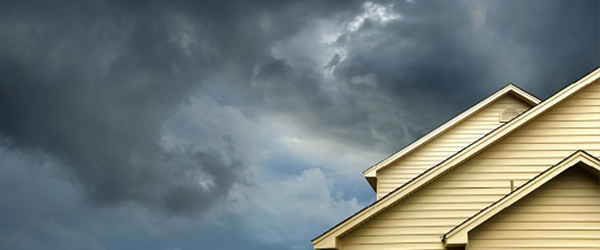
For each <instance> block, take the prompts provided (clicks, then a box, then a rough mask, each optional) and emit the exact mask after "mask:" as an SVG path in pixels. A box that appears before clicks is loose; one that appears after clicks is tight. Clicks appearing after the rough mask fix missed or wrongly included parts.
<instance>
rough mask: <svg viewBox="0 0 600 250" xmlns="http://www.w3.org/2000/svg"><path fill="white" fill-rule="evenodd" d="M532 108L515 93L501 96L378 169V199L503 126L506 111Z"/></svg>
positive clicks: (520, 110) (521, 110)
mask: <svg viewBox="0 0 600 250" xmlns="http://www.w3.org/2000/svg"><path fill="white" fill-rule="evenodd" d="M531 106H532V105H531V104H530V103H528V102H525V101H523V100H522V99H521V98H518V97H516V96H514V95H512V94H508V95H504V96H502V97H499V98H498V99H497V100H495V101H494V102H492V103H490V104H489V105H487V106H486V107H483V108H482V109H481V110H479V111H477V112H475V113H474V114H472V115H471V116H469V117H468V118H466V119H465V120H464V121H462V122H460V123H458V124H456V125H455V126H454V127H452V128H450V129H449V130H448V131H446V132H444V133H442V134H441V135H439V136H437V137H436V138H435V139H433V140H432V141H430V142H429V143H426V144H424V145H423V146H421V147H420V148H417V149H415V150H414V151H412V152H410V153H408V154H407V155H406V156H404V157H403V158H402V159H400V160H398V161H395V162H393V163H391V164H390V165H388V166H386V167H385V168H381V169H380V170H378V171H377V198H378V199H379V198H381V197H383V196H385V195H387V194H388V193H389V192H391V191H393V190H394V189H396V188H397V187H399V186H402V185H403V184H404V183H406V182H408V181H410V180H411V179H413V178H415V177H416V176H417V175H419V174H421V173H423V172H425V170H427V169H429V168H431V167H432V166H435V165H437V164H439V163H440V162H442V161H443V160H445V159H446V158H448V157H450V156H452V155H453V154H455V153H456V152H458V151H459V150H461V149H463V148H464V147H466V146H468V145H469V144H471V143H473V142H474V141H475V140H477V139H479V138H481V137H483V136H484V135H485V134H487V133H489V132H490V131H492V130H494V129H495V128H497V127H499V126H500V125H502V124H503V122H501V114H502V113H503V112H505V111H507V110H509V111H510V112H516V113H519V114H520V113H522V112H524V111H525V110H527V109H529V108H530V107H531Z"/></svg>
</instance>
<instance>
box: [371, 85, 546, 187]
mask: <svg viewBox="0 0 600 250" xmlns="http://www.w3.org/2000/svg"><path fill="white" fill-rule="evenodd" d="M507 94H512V95H514V96H515V97H517V98H519V99H520V100H522V101H525V102H526V103H529V104H530V105H532V106H535V105H537V104H538V103H539V102H540V100H539V99H538V98H537V97H535V96H533V95H532V94H530V93H528V92H526V91H524V90H522V89H521V88H519V87H517V86H516V85H514V84H512V83H510V84H508V85H506V86H505V87H504V88H502V89H500V90H498V91H496V92H495V93H494V94H492V95H491V96H489V97H488V98H485V99H484V100H482V101H480V102H479V103H477V104H476V105H474V106H472V107H471V108H469V109H467V110H465V111H464V112H462V113H460V114H459V115H457V116H456V117H454V118H452V119H450V120H449V121H447V122H446V123H444V124H442V125H441V126H439V127H437V128H435V129H434V130H432V131H431V132H429V133H427V134H426V135H425V136H423V137H421V138H419V139H417V140H416V141H414V142H412V143H411V144H409V145H408V146H406V147H404V148H402V149H401V150H399V151H398V152H396V153H394V154H392V155H390V156H388V157H387V158H385V159H384V160H382V161H380V162H379V163H377V164H375V165H373V166H372V167H370V168H368V169H367V170H365V171H364V172H363V174H364V175H365V177H366V178H369V177H376V172H377V171H378V170H380V169H382V168H384V167H386V166H388V165H390V164H391V163H394V162H396V161H398V160H400V159H401V158H402V157H404V156H406V155H408V154H409V153H410V152H412V151H414V150H415V149H417V148H419V147H421V146H423V145H424V144H426V143H428V142H430V141H432V140H433V139H435V138H436V137H438V136H439V135H441V134H443V133H444V132H446V131H448V130H450V129H451V128H453V127H454V126H455V125H457V124H459V123H460V122H462V121H464V120H466V119H467V118H469V117H471V116H472V115H474V114H475V113H477V112H478V111H480V110H482V109H483V108H485V107H487V106H488V105H489V104H491V103H493V102H495V101H496V100H498V99H500V98H501V97H503V96H505V95H507Z"/></svg>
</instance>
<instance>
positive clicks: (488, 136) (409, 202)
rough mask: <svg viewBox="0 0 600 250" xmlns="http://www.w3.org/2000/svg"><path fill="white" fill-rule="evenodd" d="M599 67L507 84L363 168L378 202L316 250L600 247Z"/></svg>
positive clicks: (329, 234) (316, 245)
mask: <svg viewBox="0 0 600 250" xmlns="http://www.w3.org/2000/svg"><path fill="white" fill-rule="evenodd" d="M598 157H600V68H597V69H596V70H594V71H593V72H591V73H589V74H588V75H586V76H585V77H583V78H581V79H580V80H578V81H577V82H575V83H573V84H570V85H569V86H567V87H565V88H563V89H562V90H560V91H558V92H557V93H555V94H554V95H552V96H551V97H549V98H547V99H546V100H544V101H540V100H538V99H537V98H536V97H534V96H532V95H531V94H529V93H527V92H525V91H523V90H521V89H519V88H518V87H517V86H515V85H512V84H509V85H508V86H506V87H505V88H503V89H501V90H499V91H498V92H496V93H494V94H492V95H491V96H490V97H488V98H486V99H484V100H482V101H481V102H479V103H478V104H476V105H475V106H473V107H472V108H470V109H468V110H466V111H465V112H463V113H461V114H459V115H458V116H457V117H455V118H453V119H451V120H450V121H448V122H446V123H445V124H443V125H441V126H440V127H438V128H436V129H435V130H433V131H432V132H430V133H429V134H427V135H425V136H423V137H422V138H420V139H418V140H417V141H415V142H413V143H412V144H410V145H408V146H407V147H405V148H404V149H402V150H400V151H398V152H397V153H395V154H393V155H391V156H389V157H388V158H386V159H384V160H383V161H381V162H379V163H377V164H376V165H374V166H372V167H371V168H369V169H367V170H366V171H364V175H365V178H366V179H367V181H368V182H369V184H370V185H371V186H372V187H373V189H374V190H375V191H376V193H377V200H376V201H375V202H374V203H373V204H371V205H369V206H368V207H366V208H364V209H363V210H361V211H359V212H357V213H356V214H354V215H352V216H351V217H349V218H347V219H346V220H344V221H342V222H340V223H339V224H338V225H336V226H334V227H333V228H331V229H330V230H328V231H327V232H325V233H323V234H321V235H320V236H318V237H317V238H315V239H313V241H312V243H313V245H314V248H315V249H340V250H341V249H343V250H354V249H384V250H385V249H398V250H403V249H417V250H426V249H431V250H434V249H437V250H443V249H469V250H473V249H492V250H494V249H531V250H533V249H572V248H576V249H600V185H599V183H600V179H599V176H600V174H599V173H600V160H599V159H598Z"/></svg>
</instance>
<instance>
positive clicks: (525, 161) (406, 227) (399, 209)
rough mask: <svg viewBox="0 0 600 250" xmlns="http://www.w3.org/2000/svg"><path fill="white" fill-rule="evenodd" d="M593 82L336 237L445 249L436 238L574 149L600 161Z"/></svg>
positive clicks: (362, 243)
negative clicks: (341, 235)
mask: <svg viewBox="0 0 600 250" xmlns="http://www.w3.org/2000/svg"><path fill="white" fill-rule="evenodd" d="M599 141H600V85H599V84H598V83H597V82H596V83H594V84H592V85H591V86H589V87H587V88H586V89H584V90H583V91H582V92H580V93H578V94H576V95H575V96H572V97H571V98H570V99H569V100H565V101H564V102H563V103H560V104H557V106H556V107H554V108H553V109H552V110H548V111H547V112H546V113H545V114H543V115H542V116H540V117H538V118H536V119H535V120H533V121H532V122H531V123H529V124H527V125H525V126H524V127H522V128H521V129H519V130H517V131H515V132H513V133H512V134H511V135H509V136H508V137H507V138H505V139H503V140H502V141H500V142H498V143H496V144H494V145H492V146H490V147H489V148H488V149H487V150H485V151H484V152H482V153H480V154H479V155H476V156H474V157H473V158H472V159H471V160H469V161H467V162H466V163H464V164H462V165H461V166H458V167H457V168H455V169H454V170H452V171H450V172H449V173H447V174H445V175H444V176H442V177H440V178H439V179H438V180H436V181H434V182H433V183H431V184H429V185H427V186H425V187H424V188H422V189H421V190H419V191H417V192H416V193H414V194H413V195H411V196H409V197H408V198H406V199H405V200H402V201H400V202H399V203H398V204H396V205H394V206H392V207H390V208H388V209H387V210H384V211H383V212H382V213H380V214H379V215H376V216H375V217H374V218H372V219H371V220H368V221H366V222H365V223H364V224H362V225H361V226H359V227H358V228H356V229H355V230H353V231H351V232H350V233H349V234H347V235H346V236H343V237H341V238H340V239H341V247H342V249H344V250H348V249H363V250H364V249H398V250H402V249H440V250H441V249H444V246H443V244H442V243H441V241H440V235H442V234H444V233H446V232H447V231H448V230H450V229H451V228H453V227H455V226H456V225H458V224H459V223H461V222H462V221H464V220H466V219H467V218H469V217H471V216H472V215H474V214H475V213H477V212H478V211H480V210H481V209H483V208H485V207H487V206H489V205H490V204H492V203H493V202H495V201H496V200H498V199H500V198H501V197H502V196H504V195H506V194H507V193H508V192H510V181H511V180H514V181H515V185H516V186H518V185H521V184H523V183H524V182H525V181H527V180H529V179H531V178H533V177H534V176H536V175H537V174H539V173H540V172H541V171H544V170H546V169H547V168H549V167H550V166H553V165H555V164H557V163H558V162H559V161H560V160H562V159H564V158H566V157H567V156H569V155H570V154H571V153H573V152H575V151H577V150H580V149H581V150H586V151H587V152H589V153H591V154H592V155H594V156H596V157H598V156H600V143H598V142H599Z"/></svg>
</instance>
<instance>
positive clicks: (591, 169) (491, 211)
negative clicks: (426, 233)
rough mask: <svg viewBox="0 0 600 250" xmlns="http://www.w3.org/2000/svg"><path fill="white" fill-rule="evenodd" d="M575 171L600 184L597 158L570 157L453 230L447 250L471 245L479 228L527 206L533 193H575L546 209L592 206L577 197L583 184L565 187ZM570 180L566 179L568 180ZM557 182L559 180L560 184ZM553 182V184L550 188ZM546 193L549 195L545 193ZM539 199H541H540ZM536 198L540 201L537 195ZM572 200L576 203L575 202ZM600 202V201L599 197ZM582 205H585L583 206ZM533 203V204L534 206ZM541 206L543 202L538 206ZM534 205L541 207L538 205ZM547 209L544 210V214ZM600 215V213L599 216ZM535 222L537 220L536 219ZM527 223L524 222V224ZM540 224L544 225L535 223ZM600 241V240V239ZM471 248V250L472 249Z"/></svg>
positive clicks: (579, 153) (578, 154) (583, 154)
mask: <svg viewBox="0 0 600 250" xmlns="http://www.w3.org/2000/svg"><path fill="white" fill-rule="evenodd" d="M571 169H576V170H577V169H585V170H587V171H588V172H587V174H590V173H593V175H594V176H595V178H594V179H595V182H598V179H597V178H598V172H599V171H600V161H598V159H597V158H595V157H593V156H592V155H590V154H588V153H587V152H584V151H577V152H575V153H573V154H571V155H570V156H569V157H567V158H566V159H564V160H562V161H560V162H559V163H558V164H556V165H554V166H552V167H550V168H548V169H547V170H545V171H543V172H542V173H540V174H539V175H537V176H536V177H535V178H533V179H531V180H529V181H528V182H527V183H526V184H524V185H523V186H522V187H520V188H518V189H516V190H514V191H512V192H511V193H510V194H509V195H507V196H505V197H502V198H501V199H500V200H498V201H497V202H495V203H494V204H492V205H491V206H489V207H486V208H485V209H484V210H482V211H480V212H478V213H477V214H475V215H474V216H472V217H470V218H469V219H467V220H465V221H464V222H462V223H461V224H459V225H458V226H456V227H455V228H453V229H452V230H450V231H449V232H448V233H446V234H445V235H444V237H443V240H444V243H445V244H446V246H464V245H465V244H467V242H470V240H469V237H470V235H471V231H472V230H473V229H475V228H477V227H479V226H480V225H481V224H482V223H486V222H487V221H489V220H491V218H493V217H495V216H497V215H498V214H499V213H504V210H509V208H510V207H513V205H515V204H517V203H523V202H522V200H524V199H525V198H527V197H531V194H532V193H536V192H538V193H539V192H542V191H538V190H545V189H548V188H547V186H552V187H553V188H554V189H560V191H553V192H552V194H555V197H560V196H559V195H558V194H557V193H560V192H566V193H569V194H571V193H573V195H572V196H564V197H566V198H564V199H562V198H561V199H554V200H552V199H545V198H544V199H545V200H547V202H548V203H549V204H545V205H552V204H554V203H560V204H561V205H567V204H570V205H573V206H581V205H586V204H587V205H589V204H588V203H589V199H588V197H587V196H586V197H583V199H580V198H581V196H580V195H579V194H577V192H580V193H581V194H583V192H585V190H584V191H581V190H579V191H573V190H572V189H574V188H579V187H580V186H581V185H580V184H581V183H576V181H570V182H566V183H563V181H562V180H563V179H565V178H566V179H569V180H571V179H572V178H575V177H572V176H571V175H572V174H571V173H572V172H573V171H571ZM565 176H566V177H565ZM555 179H557V180H559V181H556V180H555ZM550 182H552V183H553V184H551V185H550V184H548V183H550ZM557 182H559V183H560V184H556V183H557ZM581 182H582V183H583V182H584V180H581ZM543 192H546V191H543ZM538 196H539V195H538ZM533 197H536V196H535V195H534V196H533ZM544 197H546V198H552V197H551V196H544ZM571 198H572V199H571ZM598 198H600V197H598ZM579 202H582V203H579ZM598 202H599V205H600V199H599V200H598ZM530 203H531V202H530ZM538 203H539V202H538ZM534 204H537V203H535V202H534ZM537 205H538V206H543V205H544V204H537ZM543 209H544V208H543V207H542V210H543ZM543 211H546V212H550V211H554V210H552V209H550V210H543ZM599 211H600V210H599ZM599 215H600V213H599ZM532 218H533V217H532ZM551 221H552V219H551V218H548V222H551ZM521 222H523V221H521ZM535 222H536V223H537V222H540V221H535ZM599 239H600V238H599ZM469 248H470V247H469Z"/></svg>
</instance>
